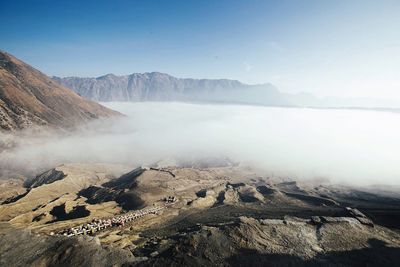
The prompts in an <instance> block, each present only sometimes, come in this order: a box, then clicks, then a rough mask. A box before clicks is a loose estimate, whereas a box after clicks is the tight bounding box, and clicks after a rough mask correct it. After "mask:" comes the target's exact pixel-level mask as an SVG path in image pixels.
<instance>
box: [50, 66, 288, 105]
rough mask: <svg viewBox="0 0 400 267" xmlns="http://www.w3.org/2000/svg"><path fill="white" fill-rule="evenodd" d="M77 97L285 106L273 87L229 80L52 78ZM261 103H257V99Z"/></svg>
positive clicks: (136, 76) (146, 76)
mask: <svg viewBox="0 0 400 267" xmlns="http://www.w3.org/2000/svg"><path fill="white" fill-rule="evenodd" d="M52 78H53V79H54V80H55V81H57V82H59V83H60V84H61V85H63V86H65V87H68V88H70V89H72V90H73V91H75V92H76V93H78V94H79V95H81V96H83V97H85V98H88V99H91V100H94V101H100V102H108V101H205V102H250V103H253V102H255V103H257V102H259V104H264V102H265V99H270V100H272V101H270V102H271V103H270V104H273V103H272V102H274V103H278V104H280V105H288V104H290V102H287V101H285V100H284V99H283V98H282V97H281V96H280V93H279V91H278V90H277V88H275V87H274V86H273V85H272V84H270V83H266V84H257V85H248V84H244V83H241V82H240V81H238V80H230V79H193V78H176V77H174V76H171V75H169V74H166V73H161V72H145V73H132V74H129V75H121V76H117V75H115V74H112V73H109V74H106V75H102V76H99V77H96V78H90V77H83V78H80V77H74V76H72V77H64V78H60V77H56V76H53V77H52ZM260 94H261V95H264V96H265V99H264V100H263V101H261V102H260V101H257V99H260V98H259V95H260Z"/></svg>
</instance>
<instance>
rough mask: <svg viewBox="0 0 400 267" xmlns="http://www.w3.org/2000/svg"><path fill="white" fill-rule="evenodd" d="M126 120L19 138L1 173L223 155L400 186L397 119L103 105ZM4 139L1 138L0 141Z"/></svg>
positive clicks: (3, 158)
mask: <svg viewBox="0 0 400 267" xmlns="http://www.w3.org/2000/svg"><path fill="white" fill-rule="evenodd" d="M103 104H104V105H106V106H108V107H110V108H112V109H115V110H118V111H120V112H122V113H124V114H126V115H127V117H125V118H122V119H120V120H118V121H113V122H110V121H97V122H95V123H91V124H90V125H89V126H87V127H85V129H82V130H80V131H77V132H76V133H74V134H69V135H67V136H63V137H60V136H52V135H49V136H46V137H45V138H32V137H24V138H19V139H18V140H16V142H17V147H16V148H14V149H13V150H8V151H3V152H2V153H1V154H0V169H3V170H4V169H6V168H16V169H20V170H25V171H29V172H30V173H34V172H37V171H39V170H43V169H46V168H52V167H54V166H56V165H59V164H61V163H68V162H110V163H124V164H125V163H127V164H131V165H132V166H134V165H139V164H144V165H149V164H152V163H154V162H157V161H159V160H163V159H184V160H197V159H204V158H219V157H228V158H230V159H232V160H233V161H236V162H241V164H244V165H250V166H253V167H256V168H260V169H262V170H265V171H266V172H269V173H272V174H274V175H283V176H289V177H294V178H327V179H330V180H331V181H333V182H340V183H342V182H345V183H351V184H362V185H369V184H396V185H399V184H400V163H399V159H400V114H396V113H389V112H375V111H358V110H322V109H299V108H275V107H255V106H235V105H200V104H184V103H161V102H157V103H154V102H143V103H103ZM2 138H3V140H5V138H6V136H2Z"/></svg>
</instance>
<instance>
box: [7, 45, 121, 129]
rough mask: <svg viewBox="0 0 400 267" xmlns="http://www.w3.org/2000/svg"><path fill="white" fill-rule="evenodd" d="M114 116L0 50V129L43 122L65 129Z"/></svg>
mask: <svg viewBox="0 0 400 267" xmlns="http://www.w3.org/2000/svg"><path fill="white" fill-rule="evenodd" d="M116 115H119V113H118V112H115V111H112V110H110V109H108V108H106V107H103V106H101V105H99V104H97V103H95V102H92V101H88V100H86V99H83V98H82V97H80V96H79V95H77V94H76V93H74V92H72V91H71V90H68V89H67V88H65V87H63V86H61V85H59V84H58V83H56V82H54V81H53V80H52V79H50V78H49V77H47V76H46V75H45V74H43V73H41V72H40V71H38V70H36V69H34V68H32V67H31V66H29V65H28V64H26V63H24V62H22V61H21V60H19V59H17V58H15V57H13V56H12V55H10V54H8V53H6V52H3V51H1V50H0V130H18V129H23V128H28V127H31V126H44V125H48V126H52V127H56V128H63V129H67V128H71V127H74V126H76V125H77V124H79V123H83V122H86V121H88V120H92V119H95V118H100V117H110V116H116Z"/></svg>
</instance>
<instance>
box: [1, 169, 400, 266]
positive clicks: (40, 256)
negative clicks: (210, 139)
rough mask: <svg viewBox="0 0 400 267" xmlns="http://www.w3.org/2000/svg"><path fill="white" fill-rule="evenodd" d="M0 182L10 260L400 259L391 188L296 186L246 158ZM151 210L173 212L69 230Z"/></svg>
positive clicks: (397, 211) (398, 200) (262, 262)
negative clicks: (248, 164)
mask: <svg viewBox="0 0 400 267" xmlns="http://www.w3.org/2000/svg"><path fill="white" fill-rule="evenodd" d="M0 188H1V192H0V197H1V202H2V204H1V206H0V220H1V228H0V231H1V239H0V255H2V256H1V258H0V265H4V266H21V265H32V266H49V265H50V266H54V265H58V266H77V265H80V266H94V265H96V266H111V265H124V266H136V265H138V266H142V265H144V266H154V265H155V266H160V265H161V266H182V265H190V266H193V265H198V266H210V265H219V266H249V265H250V266H327V265H328V266H374V265H377V264H379V265H380V266H396V265H398V264H399V263H400V257H399V256H398V255H399V252H400V232H399V223H398V222H399V221H400V208H399V207H400V196H399V194H396V193H391V192H389V191H383V190H380V191H379V192H378V191H376V192H373V191H371V189H357V188H350V187H344V186H334V185H330V184H323V183H322V184H321V183H319V184H318V185H315V182H296V181H292V180H291V179H290V178H279V177H268V176H263V175H262V174H257V173H256V172H254V171H253V170H251V169H249V168H244V167H239V166H226V167H214V168H191V167H158V166H153V167H139V168H132V167H129V166H124V165H113V164H66V165H62V166H58V167H56V168H54V169H51V170H49V171H46V172H44V173H42V174H40V175H38V176H36V177H35V178H34V179H28V180H25V181H22V180H7V181H2V184H1V187H0ZM166 197H173V198H174V201H172V203H169V204H168V203H166V201H165V198H166ZM149 207H150V208H151V207H160V208H162V209H161V210H160V211H159V212H157V213H156V214H147V215H144V216H142V217H140V218H137V219H134V220H132V221H129V222H126V223H124V224H123V225H113V226H110V227H105V228H103V229H99V230H93V232H92V231H90V232H89V231H88V232H86V230H85V234H76V235H74V234H68V235H67V234H63V233H66V230H67V229H70V228H72V227H76V229H79V227H80V226H82V225H85V224H87V223H90V222H93V221H95V220H99V219H107V218H117V217H118V216H119V215H121V214H122V215H124V214H127V215H128V214H133V213H135V212H136V213H137V212H138V211H141V210H145V209H146V208H149ZM346 208H351V209H346ZM69 233H72V232H69ZM76 233H77V232H76ZM17 255H24V256H22V257H17Z"/></svg>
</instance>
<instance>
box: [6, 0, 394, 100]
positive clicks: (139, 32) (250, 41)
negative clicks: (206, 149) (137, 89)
mask: <svg viewBox="0 0 400 267" xmlns="http://www.w3.org/2000/svg"><path fill="white" fill-rule="evenodd" d="M399 14H400V1H391V0H379V1H369V0H348V1H344V0H341V1H340V0H336V1H334V0H332V1H319V0H313V1H312V0H304V1H296V0H292V1H289V0H281V1H268V0H264V1H257V0H247V1H244V0H229V1H228V0H203V1H194V0H181V1H174V0H169V1H167V0H160V1H155V0H154V1H151V0H146V1H145V0H143V1H122V0H114V1H103V0H96V1H91V0H86V1H73V0H70V1H62V0H60V1H51V0H29V1H28V0H26V1H20V0H0V49H3V50H5V51H7V52H9V53H11V54H13V55H15V56H17V57H18V58H20V59H22V60H24V61H26V62H27V63H29V64H31V65H33V66H34V67H36V68H38V69H40V70H41V71H43V72H44V73H46V74H48V75H50V76H52V75H55V76H61V77H63V76H85V77H97V76H101V75H104V74H107V73H114V74H116V75H125V74H130V73H134V72H140V73H142V72H151V71H160V72H165V73H168V74H171V75H174V76H177V77H182V78H185V77H191V78H228V79H237V80H240V81H242V82H245V83H250V84H254V83H267V82H270V83H272V84H274V85H275V86H277V87H278V88H279V89H280V90H282V91H284V92H292V93H299V92H307V93H312V94H315V95H317V96H338V97H372V98H387V99H398V100H399V103H400V75H399V70H400V15H399Z"/></svg>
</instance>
